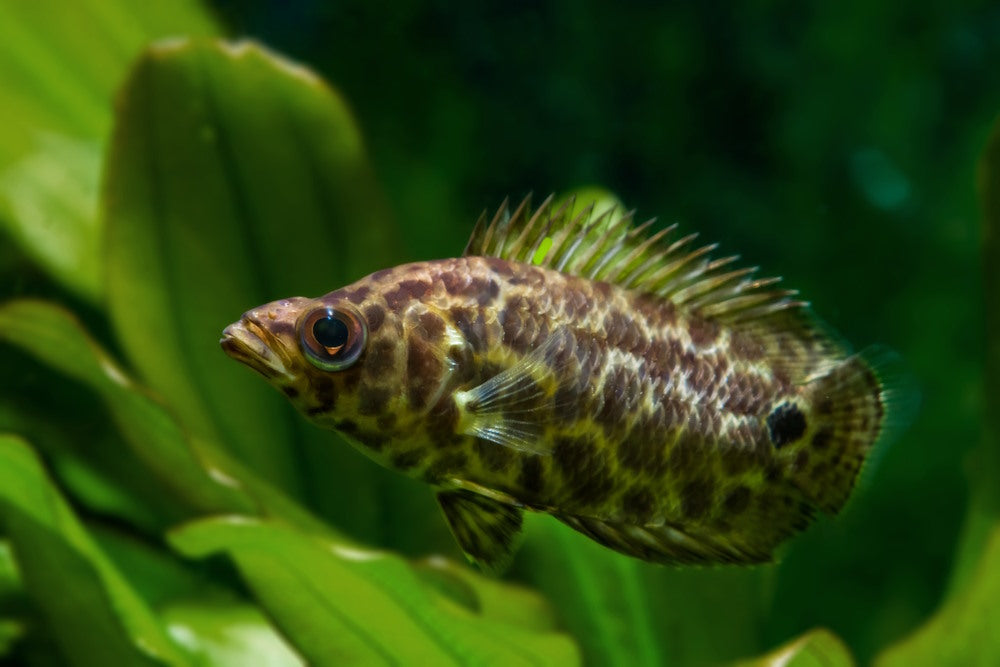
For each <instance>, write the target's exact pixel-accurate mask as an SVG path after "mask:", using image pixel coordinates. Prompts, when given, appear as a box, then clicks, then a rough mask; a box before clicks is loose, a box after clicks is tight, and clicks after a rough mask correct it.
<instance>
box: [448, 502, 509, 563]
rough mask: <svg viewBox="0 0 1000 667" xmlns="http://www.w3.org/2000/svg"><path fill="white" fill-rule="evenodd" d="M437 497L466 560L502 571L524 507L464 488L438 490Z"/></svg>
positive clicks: (507, 559)
mask: <svg viewBox="0 0 1000 667" xmlns="http://www.w3.org/2000/svg"><path fill="white" fill-rule="evenodd" d="M437 500H438V504H440V505H441V510H442V511H443V512H444V518H445V520H447V522H448V527H449V528H451V533H452V535H454V536H455V539H456V540H457V541H458V545H459V546H460V547H461V548H462V551H464V552H465V555H466V556H467V557H468V558H469V560H471V561H472V562H474V563H476V564H477V565H479V567H481V568H482V569H483V570H485V571H487V572H494V573H498V572H501V571H503V569H504V568H506V567H507V565H508V564H509V563H510V560H511V558H512V557H513V555H514V549H515V547H516V546H517V540H518V537H519V535H520V534H521V525H522V520H523V514H524V512H523V510H521V509H520V508H519V507H515V506H514V505H510V504H508V503H504V502H500V501H499V500H495V499H493V498H488V497H486V496H484V495H481V494H478V493H475V492H472V491H467V490H465V489H454V490H447V491H439V492H438V494H437Z"/></svg>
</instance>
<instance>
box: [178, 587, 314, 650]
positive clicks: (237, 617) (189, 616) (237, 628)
mask: <svg viewBox="0 0 1000 667" xmlns="http://www.w3.org/2000/svg"><path fill="white" fill-rule="evenodd" d="M160 617H161V618H162V619H163V623H164V625H165V626H166V628H167V632H169V633H170V636H171V637H173V638H174V641H176V642H177V643H178V644H180V645H181V646H183V647H184V648H185V649H186V650H187V651H188V652H189V653H190V654H191V655H192V656H193V657H194V659H195V661H196V664H199V665H205V666H206V667H208V666H211V667H243V666H244V665H268V667H301V666H302V665H304V664H305V663H304V662H303V661H302V659H301V658H300V657H299V656H298V655H297V654H296V653H295V651H294V650H293V649H292V648H291V647H289V645H288V644H287V642H286V641H285V640H284V638H283V637H282V636H281V635H280V634H278V632H277V631H276V630H275V629H274V627H273V626H272V625H271V624H270V623H269V622H268V620H267V618H265V616H264V615H263V614H262V613H261V612H260V610H259V609H257V608H256V607H252V606H250V605H248V604H245V603H244V604H239V603H235V602H231V601H229V602H227V601H222V600H212V599H207V600H206V599H205V598H204V597H203V596H202V597H200V598H199V599H198V600H189V601H180V602H174V603H171V604H170V605H169V606H168V607H167V608H166V609H164V610H163V611H162V612H161V614H160Z"/></svg>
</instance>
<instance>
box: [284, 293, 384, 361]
mask: <svg viewBox="0 0 1000 667" xmlns="http://www.w3.org/2000/svg"><path fill="white" fill-rule="evenodd" d="M367 337H368V329H367V327H365V322H364V320H363V319H362V318H361V314H360V313H358V312H357V311H356V310H355V309H354V308H353V307H352V306H350V305H347V304H344V305H341V306H338V307H336V308H334V307H332V306H322V307H320V308H316V309H314V310H311V311H309V312H308V313H306V314H305V316H304V317H302V318H301V319H300V320H299V340H300V341H301V345H302V351H303V352H304V353H305V355H306V359H308V360H309V362H310V363H311V364H312V365H313V366H315V367H317V368H320V369H322V370H324V371H340V370H344V369H345V368H347V367H349V366H351V364H353V363H354V362H355V361H357V360H358V357H359V356H361V351H362V350H364V348H365V339H366V338H367Z"/></svg>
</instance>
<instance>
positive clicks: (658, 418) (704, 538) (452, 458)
mask: <svg viewBox="0 0 1000 667" xmlns="http://www.w3.org/2000/svg"><path fill="white" fill-rule="evenodd" d="M345 299H346V300H349V301H351V302H352V303H353V304H354V305H355V306H356V307H357V308H358V309H359V310H360V312H361V313H362V314H363V316H364V318H365V321H366V324H367V328H368V334H369V340H368V342H367V345H366V349H365V351H364V353H363V355H362V357H361V358H360V359H359V362H358V363H357V364H356V365H355V366H354V367H352V369H351V370H350V372H341V373H324V372H322V371H320V370H319V369H316V368H314V367H311V366H310V365H309V364H304V363H299V361H298V360H297V358H295V357H294V355H293V356H292V358H291V361H290V362H289V363H290V364H292V365H293V367H294V368H295V370H296V372H297V373H299V376H297V377H298V379H296V380H295V381H284V380H282V381H284V382H285V384H283V385H282V386H281V390H282V391H283V392H284V393H285V395H286V396H288V398H289V400H292V401H293V402H294V403H295V404H296V405H297V406H299V407H300V409H302V411H303V412H304V413H306V414H307V415H308V416H309V417H310V418H312V419H314V420H315V421H317V422H318V423H320V424H321V425H324V426H328V427H330V428H336V429H338V430H340V431H341V432H343V433H345V434H346V435H349V436H351V438H352V439H353V440H354V441H356V442H358V443H360V444H361V445H362V447H364V448H365V449H366V451H367V453H368V454H369V455H370V456H372V457H373V458H375V459H377V460H379V461H380V462H382V463H383V464H385V465H388V466H391V467H393V468H396V469H398V470H401V471H403V472H405V473H407V474H409V475H412V476H415V477H418V478H420V479H423V480H425V481H428V482H430V483H432V484H435V485H440V486H448V485H450V484H454V483H458V482H461V483H468V484H472V485H476V486H478V487H482V488H484V489H490V490H495V491H496V492H497V493H499V494H502V495H503V496H504V497H510V498H512V499H513V501H514V502H516V503H518V504H520V505H523V506H526V507H528V508H535V509H539V510H543V511H549V512H552V513H555V514H557V515H558V516H560V517H561V518H563V520H565V521H566V522H567V523H569V524H570V525H573V526H574V527H576V528H577V529H579V530H583V531H584V532H587V534H588V535H591V536H592V537H594V538H595V539H599V541H601V542H602V543H605V544H609V545H610V546H612V547H613V548H616V549H618V550H620V551H624V552H626V553H632V554H633V555H639V556H640V557H645V558H653V559H658V558H659V559H664V560H671V558H674V559H680V560H685V561H688V560H692V559H696V558H703V559H707V560H753V561H757V560H762V559H765V558H766V555H767V554H769V553H770V552H771V550H772V549H773V547H774V545H776V544H777V543H779V542H780V541H781V540H782V539H784V538H785V537H787V536H788V535H789V534H791V533H792V532H794V531H796V530H799V529H801V528H802V527H803V526H804V525H805V524H806V523H807V522H808V519H809V518H810V517H811V516H812V514H813V512H814V511H815V509H816V508H819V509H824V510H836V509H837V508H838V507H839V504H842V502H843V500H844V499H845V498H846V493H847V492H849V490H850V487H851V485H852V484H853V480H854V477H855V476H856V474H857V471H858V470H859V469H860V466H861V462H862V461H863V456H864V453H865V452H867V449H868V448H869V447H870V445H871V442H872V440H873V439H874V436H875V435H877V432H878V429H879V428H880V424H881V421H882V417H883V408H882V405H881V403H880V400H878V397H879V395H880V394H879V391H880V386H879V383H878V380H877V378H875V377H874V375H873V374H872V373H870V372H859V371H858V370H857V369H852V368H847V365H848V364H847V362H846V361H845V362H843V363H842V366H843V373H844V375H845V377H843V378H838V379H837V386H844V387H848V388H849V389H850V394H851V396H857V395H858V394H862V395H864V394H865V393H867V395H870V396H874V397H875V400H873V401H869V402H868V403H859V402H858V401H854V402H851V401H848V400H847V398H848V397H847V396H844V397H840V396H838V395H837V394H836V393H831V392H829V391H827V392H823V391H818V389H817V387H819V385H818V384H816V383H812V384H810V383H806V382H804V381H803V379H804V378H807V377H809V376H810V374H811V373H813V372H814V371H815V370H816V369H817V368H821V367H829V365H830V363H831V359H830V358H829V356H828V355H827V352H828V350H829V349H830V347H829V344H828V342H827V341H825V340H824V339H822V338H821V337H815V338H813V337H810V335H809V334H808V333H807V332H808V330H807V329H803V327H802V326H801V325H800V324H799V323H798V321H797V320H795V319H794V317H792V316H787V317H786V316H785V315H781V314H778V315H774V316H773V317H772V319H773V320H774V322H773V323H771V324H769V323H768V322H764V323H755V324H754V326H749V325H748V326H740V325H729V324H726V323H723V322H719V321H716V320H713V319H710V318H704V317H700V316H698V315H697V314H696V313H691V312H688V311H684V310H681V309H679V308H678V307H676V306H675V305H673V304H672V303H670V302H669V301H665V300H663V299H661V298H659V297H655V296H650V295H646V294H643V293H641V292H638V291H635V292H630V291H625V290H622V289H620V288H618V287H617V286H615V285H612V284H608V283H604V282H592V281H588V280H585V279H583V278H579V277H575V276H570V275H565V274H561V273H556V272H553V271H551V270H548V269H542V268H539V267H534V266H526V265H523V264H517V263H512V262H508V261H506V260H503V259H498V258H493V257H485V258H484V257H463V258H456V259H446V260H438V261H435V262H424V263H417V264H410V265H404V266H401V267H395V268H393V269H389V270H385V271H379V272H376V273H374V274H372V275H370V276H368V277H367V278H365V279H362V280H361V281H359V282H358V283H355V284H354V285H351V286H348V287H346V288H344V289H342V290H338V291H336V292H331V293H330V294H328V295H326V296H324V297H321V298H320V299H319V300H308V299H301V300H286V301H285V302H280V304H281V305H275V304H271V305H269V306H265V307H262V308H263V309H267V308H271V309H272V312H271V314H276V316H275V317H274V318H272V319H271V320H268V319H267V317H266V315H267V314H268V313H266V312H265V313H262V314H260V315H255V317H256V318H257V320H258V321H260V322H267V321H273V322H274V331H275V333H274V337H275V338H276V339H279V340H281V341H282V344H283V345H286V347H287V348H288V349H290V350H295V349H297V343H296V342H295V340H294V339H295V332H294V323H295V321H296V320H297V317H298V314H299V313H300V312H302V311H304V310H306V309H308V308H312V307H315V305H316V303H317V301H319V302H322V303H325V304H327V305H332V304H335V303H337V302H339V301H342V300H345ZM276 303H278V302H276ZM254 312H255V313H256V311H254ZM286 312H287V316H286V315H285V313H286ZM783 318H784V319H783ZM786 320H787V321H786ZM779 325H780V326H787V327H788V330H787V331H785V330H783V329H778V330H777V332H775V331H772V330H771V329H769V328H768V327H769V326H774V327H778V326H779ZM547 341H554V342H553V343H552V344H550V345H546V343H547ZM542 348H544V349H546V350H547V353H546V354H547V356H546V357H545V358H544V359H543V360H541V361H540V362H538V364H536V365H537V366H538V369H536V371H535V372H536V373H537V376H536V377H532V378H530V380H527V381H525V382H524V383H523V384H524V386H531V387H532V391H531V394H532V395H535V396H538V397H539V398H538V399H537V400H536V402H535V403H534V404H532V405H522V404H512V405H506V406H502V407H500V408H497V411H496V412H495V413H489V414H488V415H487V416H488V418H490V419H496V420H500V421H501V422H503V421H509V422H519V423H520V422H524V423H526V424H527V427H525V428H527V432H530V433H534V434H535V436H534V437H535V438H536V439H537V442H536V443H533V444H534V446H533V447H532V448H531V449H532V450H533V451H528V450H526V449H521V448H517V447H512V446H505V445H503V444H498V443H497V442H494V441H491V440H486V439H482V438H480V437H475V436H474V435H473V434H471V432H470V431H469V430H468V423H469V420H470V419H472V418H473V413H472V412H470V410H473V409H474V408H475V407H476V406H471V405H470V406H466V407H465V408H460V407H459V406H458V405H457V404H456V401H455V399H454V397H455V394H456V392H459V391H467V390H469V389H471V388H473V387H475V386H477V385H479V384H481V383H483V382H486V381H488V380H489V379H490V378H492V377H494V376H496V375H497V374H499V373H501V372H503V371H504V370H505V369H507V368H510V367H511V366H512V365H514V364H516V363H518V361H520V360H522V359H525V358H526V357H530V356H531V355H533V354H536V350H539V349H542ZM824 355H827V356H824ZM293 362H294V363H293ZM838 368H839V367H838ZM273 381H274V382H275V383H277V382H278V381H279V380H278V379H275V380H273ZM852 382H853V384H851V383H852ZM844 392H845V393H846V392H847V389H845V390H844ZM859 405H860V406H862V407H863V408H864V409H862V407H859ZM775 406H778V407H775ZM536 452H542V453H541V454H539V453H536ZM844 452H850V453H851V454H850V455H848V454H845V453H844ZM827 486H833V487H835V488H837V489H840V490H843V489H846V491H844V492H840V491H838V493H837V494H830V493H827V492H825V491H822V490H820V489H823V488H826V487H827ZM624 525H632V526H646V527H649V528H648V530H650V531H654V532H655V531H660V532H656V533H655V534H654V533H649V534H648V535H647V536H646V537H644V538H642V540H645V542H643V543H642V545H640V544H639V542H637V541H636V540H639V538H637V537H635V536H634V535H633V536H632V537H630V536H629V535H630V533H627V531H623V529H622V528H621V526H624ZM666 526H669V527H670V530H673V531H676V533H678V534H680V533H682V534H684V535H686V536H687V539H688V540H689V541H688V542H684V543H683V545H681V544H680V543H672V542H670V538H669V535H670V533H669V532H668V531H666V529H665V527H666ZM469 539H470V540H475V539H477V537H476V536H475V535H470V537H469ZM651 545H658V546H651ZM481 546H482V545H481ZM685 554H686V555H685ZM682 556H683V557H682Z"/></svg>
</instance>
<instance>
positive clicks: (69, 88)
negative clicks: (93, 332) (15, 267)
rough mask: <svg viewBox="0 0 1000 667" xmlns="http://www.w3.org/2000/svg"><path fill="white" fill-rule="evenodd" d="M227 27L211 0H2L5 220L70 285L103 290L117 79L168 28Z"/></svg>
mask: <svg viewBox="0 0 1000 667" xmlns="http://www.w3.org/2000/svg"><path fill="white" fill-rule="evenodd" d="M216 32H217V28H216V27H215V26H214V24H213V22H212V20H211V19H210V18H209V16H208V14H207V12H206V11H205V9H204V8H203V7H202V6H201V3H199V2H197V1H196V0H180V1H178V2H167V3H157V2H154V3H136V2H129V1H128V0H80V1H79V2H71V3H65V2H58V1H57V0H35V1H32V2H17V1H15V2H4V3H0V43H2V44H3V45H4V47H3V49H0V109H3V123H2V125H0V225H5V226H6V228H7V230H8V231H9V233H10V236H11V238H13V239H14V240H15V241H16V242H17V243H18V244H19V245H20V246H21V247H22V248H24V250H25V251H26V252H27V253H28V254H29V255H31V256H32V257H33V258H34V259H35V260H36V261H38V262H39V263H40V264H41V265H42V266H43V267H44V268H45V269H47V270H48V271H50V272H51V273H52V275H53V276H54V277H55V278H56V279H58V280H60V281H62V282H63V284H65V285H66V286H67V287H69V288H70V289H73V290H76V291H77V292H79V293H80V294H82V295H83V296H86V297H88V298H90V299H94V300H96V299H97V298H98V297H99V296H100V294H101V291H102V288H103V285H102V278H103V275H102V271H101V268H102V266H101V264H100V262H99V255H98V252H97V249H98V247H99V245H100V228H99V224H98V221H97V215H96V214H97V192H98V174H99V164H100V155H101V151H102V146H103V144H104V141H105V140H106V138H107V133H108V129H109V127H110V121H111V109H112V97H113V93H114V89H115V86H117V85H118V83H119V81H120V79H121V77H123V76H124V74H125V71H126V69H127V68H128V65H129V63H130V62H131V60H132V59H133V58H134V57H135V56H136V55H137V54H138V53H139V51H140V49H141V48H142V47H143V45H145V44H146V43H147V42H149V41H150V40H152V39H155V38H157V37H160V36H163V35H173V34H184V35H209V34H214V33H216Z"/></svg>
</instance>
